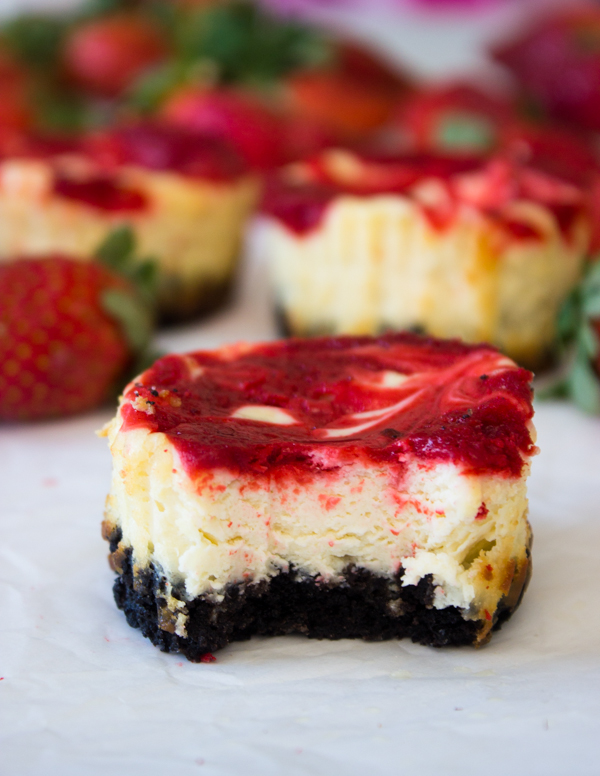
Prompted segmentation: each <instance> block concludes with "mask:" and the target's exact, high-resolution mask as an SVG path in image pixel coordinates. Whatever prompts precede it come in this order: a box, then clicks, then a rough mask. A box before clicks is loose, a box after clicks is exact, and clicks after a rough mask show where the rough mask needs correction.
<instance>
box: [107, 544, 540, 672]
mask: <svg viewBox="0 0 600 776" xmlns="http://www.w3.org/2000/svg"><path fill="white" fill-rule="evenodd" d="M110 538H111V548H113V547H114V548H115V550H116V546H117V544H118V538H117V537H116V536H115V537H110ZM115 540H116V541H115ZM117 553H119V558H118V559H116V558H114V555H115V554H117ZM111 565H113V567H115V566H116V567H117V568H116V570H117V571H118V572H119V576H118V577H117V579H116V581H115V584H114V588H113V592H114V597H115V601H116V603H117V606H118V607H119V608H120V609H122V610H123V611H124V613H125V616H126V618H127V622H128V623H129V625H131V626H132V627H133V628H139V629H140V630H141V631H142V633H143V635H144V636H146V638H148V639H150V641H151V642H152V643H153V644H154V645H155V646H157V647H159V648H160V649H161V650H162V651H163V652H179V653H182V654H183V655H185V657H187V658H188V659H189V660H191V661H193V662H197V661H200V660H201V658H202V656H203V655H204V654H206V653H207V652H213V651H215V650H217V649H220V648H222V647H224V646H226V645H227V644H229V643H230V642H233V641H244V640H247V639H249V638H251V637H252V636H254V635H260V636H282V635H287V634H293V633H297V634H303V635H305V636H307V637H308V638H316V639H332V640H337V639H342V638H360V639H364V640H366V641H384V640H388V639H400V638H410V639H412V641H414V642H416V643H419V644H424V645H427V646H433V647H443V646H464V645H469V644H471V645H472V644H476V643H482V641H483V640H482V638H481V631H482V630H484V629H485V630H488V629H487V628H485V624H483V623H482V622H480V621H477V620H465V619H463V616H462V614H461V611H460V609H458V608H456V607H454V606H449V607H446V608H444V609H435V608H433V606H432V602H433V596H434V584H433V580H432V577H431V575H429V576H427V577H424V578H423V579H421V580H420V581H419V583H418V585H408V586H406V587H402V585H401V582H402V571H400V572H399V573H398V574H397V575H396V578H395V579H393V580H392V581H390V580H389V579H388V578H385V577H381V576H378V575H376V574H373V573H372V572H370V571H367V570H365V569H357V568H352V567H350V568H348V569H347V571H346V573H345V580H344V582H343V583H342V584H335V585H334V584H325V583H322V582H318V581H317V580H316V579H314V578H306V577H301V576H300V575H299V574H297V573H296V572H294V570H290V571H289V572H282V573H280V574H278V575H277V576H275V577H273V578H272V579H271V580H270V581H269V582H261V583H258V584H245V585H230V586H229V587H228V588H227V590H226V591H225V596H224V599H223V601H221V602H220V603H214V602H211V601H210V600H208V599H207V598H206V597H204V596H199V597H198V598H196V599H194V600H192V601H188V602H186V603H185V606H186V613H187V615H188V619H187V625H186V631H187V636H186V637H182V636H178V635H177V634H176V633H174V627H173V626H172V624H171V622H170V620H169V617H168V610H167V608H166V599H165V597H164V592H165V579H164V577H162V575H161V574H160V573H159V572H158V571H157V570H156V569H155V568H154V567H153V566H150V567H149V568H148V569H146V570H144V571H141V572H139V571H137V572H136V574H135V576H134V573H133V568H132V562H131V551H130V550H129V549H127V550H125V551H124V552H121V551H119V550H116V552H114V553H113V556H112V563H111ZM529 573H530V563H529V560H528V561H527V563H526V564H524V566H523V567H522V568H521V569H519V571H518V573H516V574H515V577H514V580H513V583H512V585H511V588H510V590H509V591H508V593H507V595H506V596H505V597H504V599H503V601H502V602H501V603H500V606H499V607H498V610H497V618H495V622H494V623H493V629H494V630H496V629H498V628H499V627H500V626H501V624H502V623H503V622H505V621H506V620H507V619H508V618H509V617H510V615H511V614H512V612H513V611H514V610H515V609H516V608H517V606H518V605H519V603H520V601H521V598H522V595H523V593H524V591H525V588H526V586H527V583H528V581H529ZM173 594H174V595H177V591H174V592H173ZM182 600H183V596H182ZM165 614H166V616H165ZM489 630H491V629H489ZM485 640H487V639H485Z"/></svg>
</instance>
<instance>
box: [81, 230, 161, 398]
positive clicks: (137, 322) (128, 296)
mask: <svg viewBox="0 0 600 776" xmlns="http://www.w3.org/2000/svg"><path fill="white" fill-rule="evenodd" d="M95 258H96V260H97V261H99V262H100V263H102V264H104V265H105V266H106V267H108V268H109V269H110V270H112V271H113V272H115V273H116V274H118V275H120V276H121V277H123V278H125V279H126V280H127V281H128V282H129V284H130V285H131V286H132V290H133V293H131V292H129V291H127V290H117V289H110V290H108V291H105V292H104V294H103V296H102V308H103V309H104V311H105V312H106V313H108V314H109V315H110V316H111V317H112V318H113V319H115V320H116V321H117V322H118V323H119V324H120V326H121V328H122V330H123V332H124V334H125V337H126V339H127V342H128V344H129V347H130V348H131V351H132V353H133V358H132V364H131V369H130V370H129V371H128V373H127V375H126V377H127V378H128V379H129V378H131V377H134V376H135V375H136V374H139V372H141V371H143V370H144V369H145V368H146V367H148V366H150V364H152V363H153V362H154V361H155V360H156V359H157V358H158V357H159V355H161V354H160V353H158V352H157V351H156V350H155V349H154V348H153V346H152V344H151V340H152V334H153V332H154V326H155V322H156V292H157V288H158V268H157V264H156V262H155V261H154V260H153V259H149V258H147V259H138V258H136V242H135V235H134V233H133V230H132V229H131V227H130V226H127V225H122V226H118V227H116V228H115V229H114V230H113V231H112V232H110V234H109V235H108V236H107V237H106V238H105V240H104V241H103V242H102V244H101V245H100V246H99V247H98V248H97V250H96V253H95ZM121 387H122V385H120V386H119V388H121Z"/></svg>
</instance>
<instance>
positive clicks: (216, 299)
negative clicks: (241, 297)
mask: <svg viewBox="0 0 600 776" xmlns="http://www.w3.org/2000/svg"><path fill="white" fill-rule="evenodd" d="M232 288H233V275H232V276H230V277H229V278H227V280H225V281H221V282H216V281H209V280H206V279H204V280H201V281H199V282H198V283H194V282H193V281H188V282H186V283H184V282H183V281H182V280H181V279H179V278H177V277H175V276H169V275H166V274H163V275H162V277H161V278H160V284H159V291H158V308H159V319H160V323H161V324H163V325H167V326H168V325H174V324H175V325H176V324H178V323H184V322H185V321H190V320H195V319H196V318H201V317H203V316H205V315H210V314H211V313H213V312H216V311H217V310H218V309H220V308H221V307H223V306H225V305H226V304H227V302H228V301H229V299H230V298H231V295H232Z"/></svg>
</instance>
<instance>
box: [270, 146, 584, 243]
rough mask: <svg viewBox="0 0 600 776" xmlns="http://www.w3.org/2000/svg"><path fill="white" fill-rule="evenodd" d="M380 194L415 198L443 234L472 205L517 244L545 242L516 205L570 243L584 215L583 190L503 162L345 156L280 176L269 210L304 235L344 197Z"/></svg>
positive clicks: (273, 182)
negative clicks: (551, 220)
mask: <svg viewBox="0 0 600 776" xmlns="http://www.w3.org/2000/svg"><path fill="white" fill-rule="evenodd" d="M432 184H433V185H432ZM380 194H399V195H403V196H406V197H409V198H410V199H411V200H413V201H414V202H415V203H418V204H419V205H420V206H421V208H422V210H423V213H424V214H425V216H426V217H427V218H428V220H429V222H430V223H431V225H432V226H433V227H434V228H436V229H438V230H443V229H444V228H446V227H448V226H450V225H451V224H452V222H453V219H454V217H455V215H456V212H457V209H458V207H459V206H460V205H461V204H462V205H470V206H471V207H474V208H476V209H478V210H479V211H481V212H483V213H485V214H486V215H487V216H488V217H489V218H491V219H492V220H494V221H496V222H497V223H498V225H499V226H501V227H502V228H503V229H504V230H505V231H506V232H507V233H508V234H512V236H513V237H514V238H515V239H519V238H521V239H535V238H541V237H542V233H541V232H539V231H538V230H536V229H535V227H534V226H532V224H531V223H530V222H529V221H524V220H523V219H519V218H518V217H515V215H514V213H511V212H510V208H509V206H510V205H511V204H512V203H514V202H517V201H528V202H536V203H538V204H541V205H543V206H544V207H546V208H547V209H549V210H551V211H552V213H553V214H554V216H555V218H556V222H557V224H558V226H559V228H560V230H561V231H562V233H563V235H565V236H566V237H568V236H569V234H570V233H571V230H572V227H573V224H574V223H575V221H576V220H577V219H578V218H579V217H580V216H582V215H583V214H584V213H585V212H586V206H585V197H584V195H583V192H582V190H581V189H580V188H578V187H577V186H575V185H574V184H572V183H569V182H567V181H565V180H562V179H560V178H557V177H554V176H551V175H549V174H548V173H546V172H544V171H542V170H539V169H536V168H534V167H531V166H527V165H523V164H520V163H518V162H517V161H515V160H514V159H510V158H508V157H505V156H500V155H498V156H496V157H490V158H488V159H482V158H481V157H468V156H442V155H435V154H405V155H388V156H385V155H375V154H371V155H364V154H358V153H355V152H351V151H346V150H344V151H342V150H329V151H325V152H323V153H321V154H320V155H318V156H316V157H314V158H312V159H309V160H306V161H304V162H300V163H297V164H294V165H289V166H287V167H285V168H282V169H281V170H280V171H278V172H277V173H275V174H274V175H273V176H272V177H271V179H270V181H269V185H268V187H267V192H266V195H265V198H264V202H263V210H264V211H265V212H266V213H267V214H269V215H271V216H273V217H275V218H277V219H278V220H279V221H281V222H282V223H284V224H285V225H286V226H287V227H288V228H289V229H290V230H291V231H293V232H295V233H297V234H305V233H307V232H310V231H312V230H313V229H315V228H317V227H318V226H319V225H320V223H321V220H322V218H323V216H324V213H325V211H326V209H327V207H328V205H329V204H330V203H331V202H332V201H333V200H335V199H336V198H338V197H339V196H341V195H350V196H354V197H372V196H375V195H380Z"/></svg>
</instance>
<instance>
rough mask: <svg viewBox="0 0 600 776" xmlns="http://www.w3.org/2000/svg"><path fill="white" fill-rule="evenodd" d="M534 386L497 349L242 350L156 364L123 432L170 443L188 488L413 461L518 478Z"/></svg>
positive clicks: (132, 390) (444, 345) (318, 344)
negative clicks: (213, 475) (233, 478)
mask: <svg viewBox="0 0 600 776" xmlns="http://www.w3.org/2000/svg"><path fill="white" fill-rule="evenodd" d="M531 379H532V375H531V373H530V372H528V371H527V370H525V369H521V368H519V367H517V366H516V365H515V364H514V363H513V362H512V361H511V360H510V359H508V358H506V357H505V356H503V355H501V354H500V353H498V352H497V351H496V350H494V349H493V348H491V347H490V346H487V345H477V346H473V345H465V344H463V343H460V342H458V341H442V340H435V339H432V338H424V337H420V336H418V335H413V334H408V333H403V334H387V335H383V336H380V337H366V336H365V337H335V338H315V339H306V340H303V339H291V340H285V341H278V342H269V343H264V344H258V345H247V344H238V345H232V346H229V347H225V348H222V349H220V350H215V351H199V352H195V353H190V354H186V355H168V356H165V357H163V358H161V359H159V360H158V361H157V362H156V363H155V364H154V365H153V366H152V367H151V368H150V369H148V370H147V371H145V372H144V373H143V374H142V375H141V376H140V377H139V378H138V379H137V380H136V381H135V382H133V383H131V384H130V385H129V386H127V388H126V390H125V394H124V398H123V401H122V404H121V408H120V417H121V421H122V426H121V429H122V430H123V431H128V430H131V429H138V428H146V429H148V430H149V431H151V432H163V433H164V434H166V436H167V437H168V438H169V440H170V441H171V442H172V444H173V445H174V446H175V447H176V449H177V450H178V453H179V456H180V458H181V460H182V462H183V466H184V467H185V469H186V471H187V473H188V474H189V475H190V476H192V477H193V476H196V475H199V474H201V473H202V472H204V471H206V470H207V469H214V468H227V469H230V470H233V471H234V472H238V473H243V472H246V473H252V474H255V475H261V474H268V473H271V474H272V473H275V472H277V473H279V474H282V473H285V471H286V470H288V471H292V470H293V471H294V472H296V473H298V472H301V471H305V472H306V473H307V474H308V473H310V472H313V473H318V472H319V471H323V470H333V469H336V468H338V467H339V466H340V465H342V464H343V463H345V462H346V463H348V462H351V461H357V460H363V461H364V462H365V463H366V464H367V465H373V464H375V465H377V464H396V465H398V466H400V467H402V466H405V465H406V461H407V460H408V459H415V458H416V459H418V460H421V461H423V462H428V461H429V462H454V463H456V464H458V465H460V466H461V467H462V468H463V469H464V470H465V471H466V472H470V473H478V474H483V473H495V474H501V475H505V476H507V477H518V476H519V475H520V474H521V472H522V469H523V465H524V462H525V461H526V459H527V458H528V457H529V456H530V455H533V454H534V453H535V452H536V448H535V446H534V441H533V439H532V437H531V433H530V431H531V428H532V426H531V423H530V421H531V418H532V416H533V409H532V405H531V399H532V389H531Z"/></svg>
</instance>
